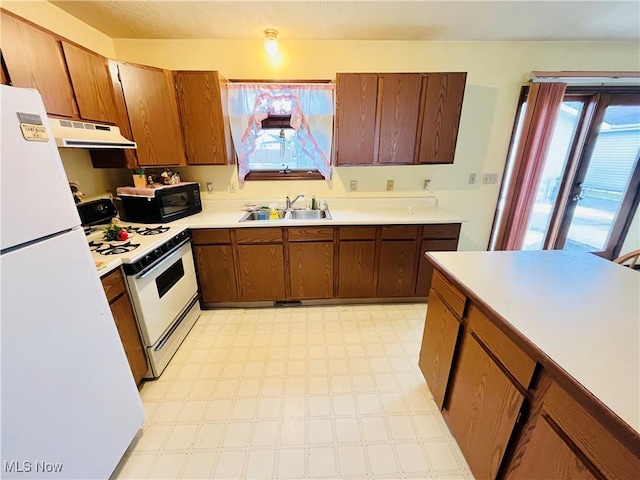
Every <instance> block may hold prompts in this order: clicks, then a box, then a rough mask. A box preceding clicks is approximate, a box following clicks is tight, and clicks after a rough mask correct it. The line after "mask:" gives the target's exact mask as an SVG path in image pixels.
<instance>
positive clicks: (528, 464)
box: [508, 416, 637, 480]
mask: <svg viewBox="0 0 640 480" xmlns="http://www.w3.org/2000/svg"><path fill="white" fill-rule="evenodd" d="M636 473H637V472H636ZM508 478H520V479H538V478H544V479H547V480H556V479H557V480H560V479H564V478H571V479H576V480H591V479H595V478H597V477H595V476H594V475H592V474H591V472H590V471H589V469H588V468H587V467H586V466H585V464H584V463H583V462H582V460H581V459H580V458H579V457H578V456H577V455H576V454H575V453H574V452H573V450H571V448H570V447H569V446H568V445H567V444H566V443H565V441H564V440H563V439H562V437H560V435H558V434H557V433H556V431H555V430H554V429H553V428H552V427H551V425H550V424H549V422H548V420H547V418H546V417H545V416H542V417H540V418H539V420H538V422H537V423H536V427H535V430H534V431H533V435H532V436H531V440H530V442H529V444H528V445H527V448H526V450H525V451H524V455H523V457H522V460H521V463H520V465H519V467H518V470H517V473H516V474H515V476H514V477H508Z"/></svg>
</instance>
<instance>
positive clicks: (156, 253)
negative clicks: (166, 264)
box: [153, 248, 162, 258]
mask: <svg viewBox="0 0 640 480" xmlns="http://www.w3.org/2000/svg"><path fill="white" fill-rule="evenodd" d="M153 254H154V255H155V256H156V258H160V256H161V255H162V250H160V249H159V248H156V249H155V250H154V252H153Z"/></svg>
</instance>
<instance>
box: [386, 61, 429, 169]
mask: <svg viewBox="0 0 640 480" xmlns="http://www.w3.org/2000/svg"><path fill="white" fill-rule="evenodd" d="M421 88H422V76H421V75H420V74H417V73H402V74H399V73H386V74H384V75H380V78H379V80H378V89H379V90H381V91H382V96H381V98H380V101H381V102H382V105H381V106H380V142H379V147H378V163H384V164H388V165H393V164H403V163H413V157H414V153H415V144H416V133H417V132H418V114H419V111H420V90H421Z"/></svg>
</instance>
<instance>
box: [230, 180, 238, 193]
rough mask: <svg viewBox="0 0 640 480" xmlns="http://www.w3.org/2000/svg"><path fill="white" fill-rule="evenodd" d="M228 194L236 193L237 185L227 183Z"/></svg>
mask: <svg viewBox="0 0 640 480" xmlns="http://www.w3.org/2000/svg"><path fill="white" fill-rule="evenodd" d="M229 193H238V184H237V183H236V182H229Z"/></svg>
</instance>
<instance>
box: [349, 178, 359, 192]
mask: <svg viewBox="0 0 640 480" xmlns="http://www.w3.org/2000/svg"><path fill="white" fill-rule="evenodd" d="M349 190H351V191H352V192H357V191H358V180H351V186H350V187H349Z"/></svg>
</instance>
